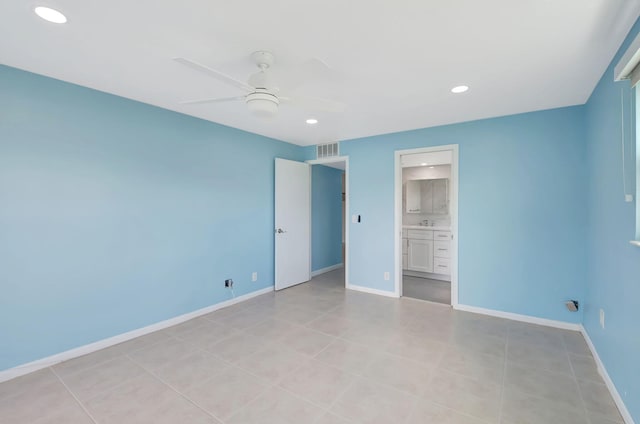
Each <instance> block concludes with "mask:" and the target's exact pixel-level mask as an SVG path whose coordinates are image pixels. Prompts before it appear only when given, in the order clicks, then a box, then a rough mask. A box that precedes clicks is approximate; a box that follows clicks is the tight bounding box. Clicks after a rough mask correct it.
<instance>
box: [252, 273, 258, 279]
mask: <svg viewBox="0 0 640 424" xmlns="http://www.w3.org/2000/svg"><path fill="white" fill-rule="evenodd" d="M251 281H258V273H257V272H254V273H253V274H251Z"/></svg>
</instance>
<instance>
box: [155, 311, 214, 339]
mask: <svg viewBox="0 0 640 424" xmlns="http://www.w3.org/2000/svg"><path fill="white" fill-rule="evenodd" d="M208 322H210V321H209V320H208V319H207V318H206V317H205V316H202V315H201V316H199V317H196V318H192V319H190V320H188V321H185V322H181V323H180V324H176V325H174V326H171V327H169V328H166V329H164V330H163V332H164V333H166V334H168V335H170V336H179V335H180V334H182V333H188V332H190V331H193V330H195V329H196V328H198V327H200V326H202V325H204V324H206V323H208Z"/></svg>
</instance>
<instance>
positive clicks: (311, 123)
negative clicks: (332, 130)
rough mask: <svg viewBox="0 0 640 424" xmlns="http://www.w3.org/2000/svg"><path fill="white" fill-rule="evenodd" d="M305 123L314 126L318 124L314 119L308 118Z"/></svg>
mask: <svg viewBox="0 0 640 424" xmlns="http://www.w3.org/2000/svg"><path fill="white" fill-rule="evenodd" d="M306 122H307V124H309V125H315V124H317V123H318V120H317V119H316V118H309V119H307V121H306Z"/></svg>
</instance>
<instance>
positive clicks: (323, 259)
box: [311, 165, 344, 271]
mask: <svg viewBox="0 0 640 424" xmlns="http://www.w3.org/2000/svg"><path fill="white" fill-rule="evenodd" d="M343 175H344V171H342V170H340V169H335V168H331V167H328V166H323V165H313V166H312V167H311V270H312V271H317V270H320V269H323V268H328V267H331V266H335V265H339V264H341V263H342V176H343Z"/></svg>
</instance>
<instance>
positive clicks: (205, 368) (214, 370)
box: [153, 351, 229, 393]
mask: <svg viewBox="0 0 640 424" xmlns="http://www.w3.org/2000/svg"><path fill="white" fill-rule="evenodd" d="M228 368H229V365H228V362H226V361H224V360H222V359H220V358H219V357H217V356H214V355H213V354H211V353H209V352H206V351H197V352H193V353H190V354H188V355H187V356H185V357H183V358H180V359H178V360H175V361H171V362H168V363H167V364H165V365H163V366H161V367H160V368H158V369H156V370H155V371H153V373H154V374H155V375H156V376H157V377H158V378H160V379H161V380H162V381H164V382H165V383H167V384H169V385H171V386H172V387H173V388H175V389H176V390H178V391H180V392H183V393H184V392H185V391H187V390H189V389H191V388H193V387H195V386H198V385H200V384H203V383H204V382H205V381H206V380H207V379H209V378H211V377H213V376H215V375H217V374H219V373H221V372H223V371H225V370H226V369H228Z"/></svg>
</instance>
